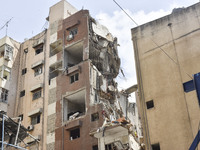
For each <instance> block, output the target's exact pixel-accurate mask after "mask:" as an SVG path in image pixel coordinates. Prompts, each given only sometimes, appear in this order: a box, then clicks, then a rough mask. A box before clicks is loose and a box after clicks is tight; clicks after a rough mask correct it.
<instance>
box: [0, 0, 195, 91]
mask: <svg viewBox="0 0 200 150" xmlns="http://www.w3.org/2000/svg"><path fill="white" fill-rule="evenodd" d="M58 1H59V0H34V1H33V0H32V1H30V0H29V1H28V0H18V1H16V0H2V1H0V5H1V9H0V28H1V27H2V26H3V25H4V24H5V23H6V21H8V20H9V19H10V18H13V19H12V20H11V22H10V23H9V26H8V36H10V37H12V38H13V39H15V40H17V41H19V42H23V40H24V39H25V38H30V37H32V36H34V35H36V34H38V33H40V32H41V31H42V30H43V26H44V24H45V22H46V19H45V18H46V17H47V16H48V13H49V7H50V6H52V5H54V4H55V3H57V2H58ZM116 1H117V2H118V3H119V4H120V5H121V6H122V7H123V8H124V9H125V10H126V11H127V12H128V13H129V15H130V16H131V17H132V18H133V19H134V20H135V21H136V22H137V23H138V24H143V23H145V22H148V21H151V20H154V19H157V18H159V17H162V16H164V15H167V14H170V13H171V12H172V9H173V8H178V7H187V6H189V5H192V4H195V3H197V2H199V1H198V0H165V1H161V0H151V1H149V0H139V1H133V0H116ZM68 2H69V3H71V4H72V5H73V6H74V7H76V8H77V9H78V10H80V9H82V8H84V9H88V10H89V11H90V14H91V16H92V17H94V18H95V19H96V20H98V21H99V22H100V23H101V24H104V25H105V26H107V27H108V29H109V30H110V32H111V33H112V34H113V35H114V36H116V37H118V42H119V44H120V47H119V48H118V50H119V56H120V58H121V68H122V69H123V71H124V73H125V77H123V76H122V74H119V76H118V78H117V81H118V82H119V88H120V89H125V88H128V87H129V86H131V85H133V84H136V83H137V81H136V75H135V63H134V54H133V46H132V41H131V31H130V30H131V28H133V27H135V24H134V23H133V22H132V21H131V20H130V19H129V18H128V17H127V16H126V15H125V14H124V12H123V11H121V10H120V8H119V7H118V6H117V5H116V4H115V3H114V1H113V0H101V1H96V0H68ZM5 33H6V28H3V29H2V30H0V38H2V37H4V36H5Z"/></svg>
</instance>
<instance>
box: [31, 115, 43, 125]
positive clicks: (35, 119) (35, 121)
mask: <svg viewBox="0 0 200 150" xmlns="http://www.w3.org/2000/svg"><path fill="white" fill-rule="evenodd" d="M40 121H41V114H36V115H33V116H31V125H36V124H39V123H40Z"/></svg>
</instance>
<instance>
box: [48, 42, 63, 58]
mask: <svg viewBox="0 0 200 150" xmlns="http://www.w3.org/2000/svg"><path fill="white" fill-rule="evenodd" d="M62 49H63V45H62V40H60V39H59V40H57V41H55V42H54V43H51V45H50V54H49V56H50V57H51V56H53V55H55V54H57V53H59V52H60V51H62Z"/></svg>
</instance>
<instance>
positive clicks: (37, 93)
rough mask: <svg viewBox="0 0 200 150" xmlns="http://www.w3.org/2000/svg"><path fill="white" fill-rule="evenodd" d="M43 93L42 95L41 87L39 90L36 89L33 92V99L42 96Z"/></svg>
mask: <svg viewBox="0 0 200 150" xmlns="http://www.w3.org/2000/svg"><path fill="white" fill-rule="evenodd" d="M41 95H42V90H41V89H39V90H37V91H34V92H33V100H35V99H38V98H40V97H41Z"/></svg>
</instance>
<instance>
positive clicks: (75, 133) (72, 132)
mask: <svg viewBox="0 0 200 150" xmlns="http://www.w3.org/2000/svg"><path fill="white" fill-rule="evenodd" d="M69 132H70V140H74V139H77V138H80V128H77V129H73V130H70V131H69Z"/></svg>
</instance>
